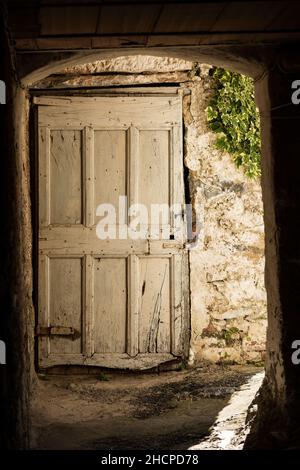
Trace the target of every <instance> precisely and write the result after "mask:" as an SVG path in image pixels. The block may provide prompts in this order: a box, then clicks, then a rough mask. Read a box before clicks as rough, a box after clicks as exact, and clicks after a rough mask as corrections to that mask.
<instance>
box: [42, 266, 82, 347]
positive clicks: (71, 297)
mask: <svg viewBox="0 0 300 470" xmlns="http://www.w3.org/2000/svg"><path fill="white" fill-rule="evenodd" d="M49 321H50V325H59V326H63V327H72V328H75V329H76V332H77V338H76V339H73V338H67V337H63V336H54V337H53V338H52V340H51V343H50V354H63V353H64V354H75V353H77V354H80V353H82V344H81V334H82V259H81V258H50V259H49Z"/></svg>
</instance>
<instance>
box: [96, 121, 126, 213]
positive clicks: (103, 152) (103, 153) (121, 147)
mask: <svg viewBox="0 0 300 470" xmlns="http://www.w3.org/2000/svg"><path fill="white" fill-rule="evenodd" d="M126 143H127V133H126V131H122V130H107V131H98V130H95V132H94V162H95V163H94V166H95V179H94V181H95V184H94V192H95V206H97V204H101V203H107V204H114V205H115V206H116V207H117V206H118V203H119V196H120V195H124V196H125V195H126V167H127V148H126ZM96 208H97V207H94V213H96Z"/></svg>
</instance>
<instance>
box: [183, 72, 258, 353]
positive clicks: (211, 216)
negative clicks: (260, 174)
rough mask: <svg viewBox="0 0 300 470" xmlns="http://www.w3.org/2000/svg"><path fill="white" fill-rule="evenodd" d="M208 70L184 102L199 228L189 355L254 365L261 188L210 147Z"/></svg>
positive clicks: (187, 153)
mask: <svg viewBox="0 0 300 470" xmlns="http://www.w3.org/2000/svg"><path fill="white" fill-rule="evenodd" d="M209 69H210V66H200V68H199V69H198V71H197V75H196V76H194V78H193V80H192V81H191V82H190V83H186V84H185V86H188V87H189V88H190V90H191V94H190V95H187V96H186V97H185V99H184V125H185V165H186V166H187V168H188V169H189V185H190V194H191V199H192V202H193V204H194V206H195V208H196V210H197V213H198V220H199V221H200V224H201V230H200V234H199V238H198V244H197V246H196V248H195V249H193V250H191V252H190V270H191V309H192V315H191V326H192V334H191V348H192V355H193V354H194V355H195V356H196V358H198V359H207V360H210V361H214V362H218V361H225V362H231V361H234V362H245V361H250V362H252V361H253V362H259V361H261V360H262V359H263V358H264V351H265V341H266V326H267V306H266V292H265V288H264V225H263V205H262V194H261V187H260V183H259V181H253V180H251V179H249V178H248V177H246V176H245V175H244V173H243V170H241V169H237V168H236V166H235V164H234V163H233V161H232V158H231V156H230V155H228V154H226V153H222V152H220V151H219V150H216V149H215V147H214V141H215V138H216V137H215V134H214V133H213V132H211V131H210V130H209V129H208V126H207V121H206V115H205V108H206V107H207V105H208V101H209V97H210V95H211V92H212V86H213V80H212V78H211V77H210V75H209Z"/></svg>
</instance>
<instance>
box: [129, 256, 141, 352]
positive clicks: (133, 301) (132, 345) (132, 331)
mask: <svg viewBox="0 0 300 470" xmlns="http://www.w3.org/2000/svg"><path fill="white" fill-rule="evenodd" d="M138 273H139V259H138V257H137V256H136V255H130V256H129V257H128V278H127V285H128V322H127V331H128V335H127V353H128V354H129V355H130V356H135V355H136V354H137V353H138V352H139V351H138V328H139V324H138V316H139V304H138Z"/></svg>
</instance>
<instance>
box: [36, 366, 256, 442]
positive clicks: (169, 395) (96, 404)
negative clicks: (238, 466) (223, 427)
mask: <svg viewBox="0 0 300 470" xmlns="http://www.w3.org/2000/svg"><path fill="white" fill-rule="evenodd" d="M259 370H260V369H259V368H258V367H255V366H221V365H219V366H217V365H216V366H212V365H199V366H197V367H195V368H192V369H184V370H180V371H170V372H161V373H159V374H158V373H143V374H141V373H139V374H133V373H117V372H111V371H109V372H99V373H98V374H97V375H51V376H49V375H47V376H40V378H39V380H38V383H37V386H36V392H35V399H34V403H33V428H34V442H33V448H35V449H68V450H73V449H99V450H100V449H110V450H116V449H119V450H138V449H143V450H160V449H163V450H176V449H181V450H184V449H188V448H189V447H190V446H193V445H197V444H198V443H199V442H200V441H201V440H202V439H203V438H204V437H206V436H207V435H208V433H209V428H210V427H211V425H212V424H213V423H214V421H215V419H216V416H217V414H218V413H219V412H220V410H221V409H222V408H223V407H224V406H225V405H226V404H227V403H228V400H229V398H230V396H231V394H232V393H233V392H234V391H235V390H237V389H238V388H239V387H240V386H241V385H242V384H244V383H245V382H246V381H247V380H248V379H249V377H251V376H252V375H253V374H255V373H257V372H258V371H259Z"/></svg>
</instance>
